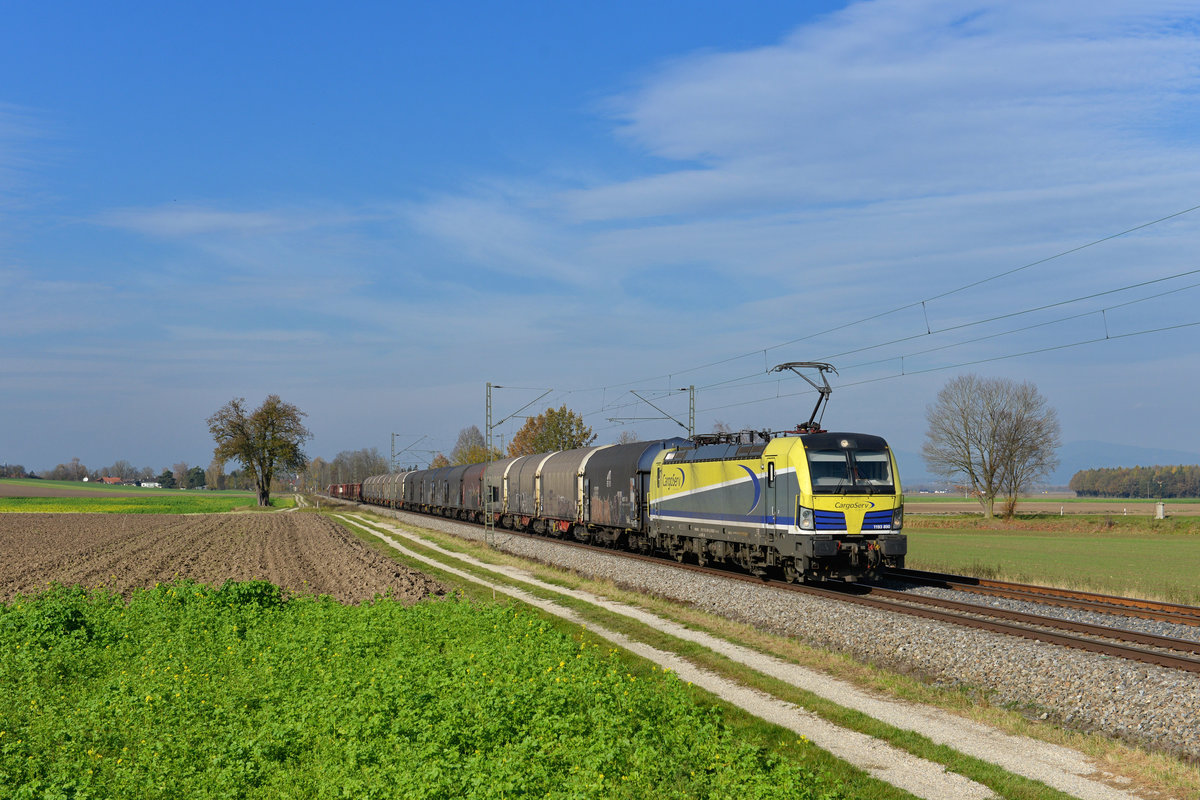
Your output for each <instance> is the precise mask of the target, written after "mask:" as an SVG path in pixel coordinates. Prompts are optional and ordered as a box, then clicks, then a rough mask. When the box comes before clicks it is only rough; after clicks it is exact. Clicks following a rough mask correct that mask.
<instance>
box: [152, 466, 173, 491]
mask: <svg viewBox="0 0 1200 800" xmlns="http://www.w3.org/2000/svg"><path fill="white" fill-rule="evenodd" d="M154 480H155V481H156V482H157V483H158V485H159V486H161V487H162V488H164V489H174V488H175V487H176V486H178V485H179V484H177V483H176V482H175V473H173V472H171V470H169V469H164V470H163V471H162V474H160V475H159V476H158V477H157V478H155V479H154Z"/></svg>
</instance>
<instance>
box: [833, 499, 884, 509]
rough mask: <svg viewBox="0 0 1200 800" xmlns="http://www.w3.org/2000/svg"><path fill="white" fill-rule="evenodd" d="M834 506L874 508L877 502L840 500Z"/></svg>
mask: <svg viewBox="0 0 1200 800" xmlns="http://www.w3.org/2000/svg"><path fill="white" fill-rule="evenodd" d="M833 507H834V508H855V509H857V508H874V507H875V504H874V503H872V502H871V501H870V500H838V501H837V502H836V503H834V504H833Z"/></svg>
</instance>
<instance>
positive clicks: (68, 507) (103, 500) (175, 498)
mask: <svg viewBox="0 0 1200 800" xmlns="http://www.w3.org/2000/svg"><path fill="white" fill-rule="evenodd" d="M148 491H154V490H153V489H150V490H148ZM257 503H258V501H257V499H256V498H255V497H254V495H250V494H247V493H246V492H236V493H230V494H225V493H219V492H214V493H212V494H209V493H208V492H190V493H189V496H187V497H181V496H179V495H152V496H149V497H94V498H93V497H0V513H4V512H24V513H41V514H221V513H224V512H226V511H233V510H234V509H254V508H258V505H257ZM294 504H295V501H294V500H293V499H292V497H291V496H290V495H289V496H287V497H272V498H271V508H290V507H291V506H292V505H294Z"/></svg>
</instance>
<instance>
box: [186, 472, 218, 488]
mask: <svg viewBox="0 0 1200 800" xmlns="http://www.w3.org/2000/svg"><path fill="white" fill-rule="evenodd" d="M205 485H207V484H206V480H205V474H204V469H203V468H202V467H192V468H191V469H189V470H188V471H187V488H189V489H199V488H200V487H201V486H205ZM213 488H214V489H215V488H217V487H216V486H213Z"/></svg>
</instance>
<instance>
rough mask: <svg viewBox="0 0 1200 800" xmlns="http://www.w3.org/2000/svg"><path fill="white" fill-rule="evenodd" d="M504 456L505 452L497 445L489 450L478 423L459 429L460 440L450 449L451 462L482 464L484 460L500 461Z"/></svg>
mask: <svg viewBox="0 0 1200 800" xmlns="http://www.w3.org/2000/svg"><path fill="white" fill-rule="evenodd" d="M502 458H504V453H503V452H501V451H500V450H499V449H497V448H496V447H493V448H492V450H491V452H490V453H489V452H488V449H487V443H486V442H484V439H483V434H482V433H481V432H480V431H479V427H478V426H476V425H472V426H471V427H469V428H463V429H462V430H461V431H459V432H458V441H457V442H455V444H454V449H453V450H451V451H450V463H451V464H481V463H483V462H484V461H498V460H500V459H502Z"/></svg>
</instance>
